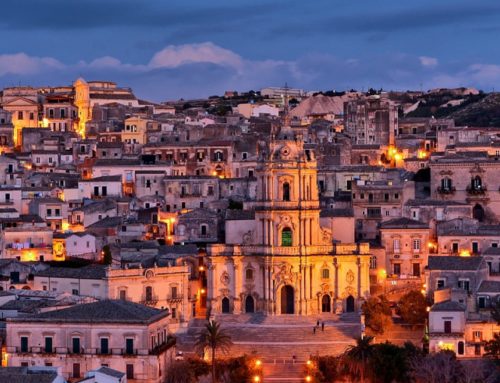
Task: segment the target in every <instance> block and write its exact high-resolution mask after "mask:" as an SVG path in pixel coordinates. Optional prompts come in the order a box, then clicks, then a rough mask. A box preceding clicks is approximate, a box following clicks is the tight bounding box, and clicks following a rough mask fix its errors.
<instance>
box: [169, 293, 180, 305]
mask: <svg viewBox="0 0 500 383" xmlns="http://www.w3.org/2000/svg"><path fill="white" fill-rule="evenodd" d="M183 299H184V297H183V296H182V295H180V294H176V295H169V296H168V297H167V303H181V302H182V300H183Z"/></svg>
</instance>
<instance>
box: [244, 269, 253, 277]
mask: <svg viewBox="0 0 500 383" xmlns="http://www.w3.org/2000/svg"><path fill="white" fill-rule="evenodd" d="M245 278H246V279H253V269H246V271H245Z"/></svg>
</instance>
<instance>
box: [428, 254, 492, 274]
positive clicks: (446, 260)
mask: <svg viewBox="0 0 500 383" xmlns="http://www.w3.org/2000/svg"><path fill="white" fill-rule="evenodd" d="M482 263H483V258H482V257H459V256H453V255H449V256H444V255H431V256H429V262H428V266H427V267H428V269H429V270H452V271H461V270H470V271H475V270H478V269H479V268H480V266H481V264H482Z"/></svg>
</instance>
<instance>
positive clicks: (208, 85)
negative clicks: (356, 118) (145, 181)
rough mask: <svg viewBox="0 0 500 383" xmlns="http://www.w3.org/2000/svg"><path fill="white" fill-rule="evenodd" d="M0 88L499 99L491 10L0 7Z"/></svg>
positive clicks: (477, 5)
mask: <svg viewBox="0 0 500 383" xmlns="http://www.w3.org/2000/svg"><path fill="white" fill-rule="evenodd" d="M1 12H2V15H3V17H1V18H0V35H1V39H0V87H5V86H13V85H19V84H22V85H66V84H70V83H71V82H72V81H73V80H75V79H76V78H77V77H78V76H83V77H84V78H85V79H87V80H112V81H117V82H118V84H119V85H120V86H130V87H132V88H133V89H134V91H135V93H136V95H137V96H139V97H141V98H145V99H151V100H155V101H162V100H167V99H178V98H181V97H184V98H189V97H205V96H209V95H213V94H222V93H223V92H224V91H225V90H229V89H235V90H240V91H243V90H250V89H255V90H257V89H260V88H262V87H265V86H280V85H283V84H284V83H285V82H287V83H288V84H289V85H290V86H292V87H301V88H304V89H306V90H320V89H323V90H326V89H337V90H342V89H349V88H356V89H359V90H361V89H367V88H369V87H374V88H380V87H383V88H384V89H420V88H423V89H428V88H434V87H456V86H475V87H478V88H480V89H483V90H485V91H491V90H492V89H494V88H495V89H498V88H500V46H499V39H498V36H499V34H500V2H499V1H498V0H491V1H489V0H474V1H471V0H439V1H436V0H418V1H401V0H397V1H394V0H376V1H374V0H302V1H296V0H253V1H250V0H231V1H228V0H226V1H223V0H211V1H206V0H205V1H199V0H2V2H1Z"/></svg>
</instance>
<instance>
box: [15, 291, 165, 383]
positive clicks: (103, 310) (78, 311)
mask: <svg viewBox="0 0 500 383" xmlns="http://www.w3.org/2000/svg"><path fill="white" fill-rule="evenodd" d="M6 332H7V342H6V343H7V353H8V354H9V355H10V357H9V366H44V365H47V364H48V363H50V364H51V365H52V366H54V367H60V368H61V369H62V375H63V376H64V377H65V378H66V379H77V378H81V377H83V375H84V374H85V373H86V372H87V371H90V370H95V369H97V368H99V367H101V366H105V367H110V368H112V369H114V370H117V371H121V372H125V373H126V376H127V379H134V381H136V382H150V383H160V382H161V381H162V379H163V377H164V376H165V373H166V370H167V367H168V362H169V359H170V356H169V354H170V353H171V351H169V348H168V345H167V336H168V313H167V311H164V310H158V309H154V308H150V307H146V306H142V305H139V304H136V303H132V302H127V301H113V300H104V301H100V302H95V303H89V304H82V305H77V306H74V307H70V308H67V309H63V310H56V311H49V312H45V313H41V314H37V315H34V316H31V317H24V318H11V319H9V320H8V321H7V330H6Z"/></svg>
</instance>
